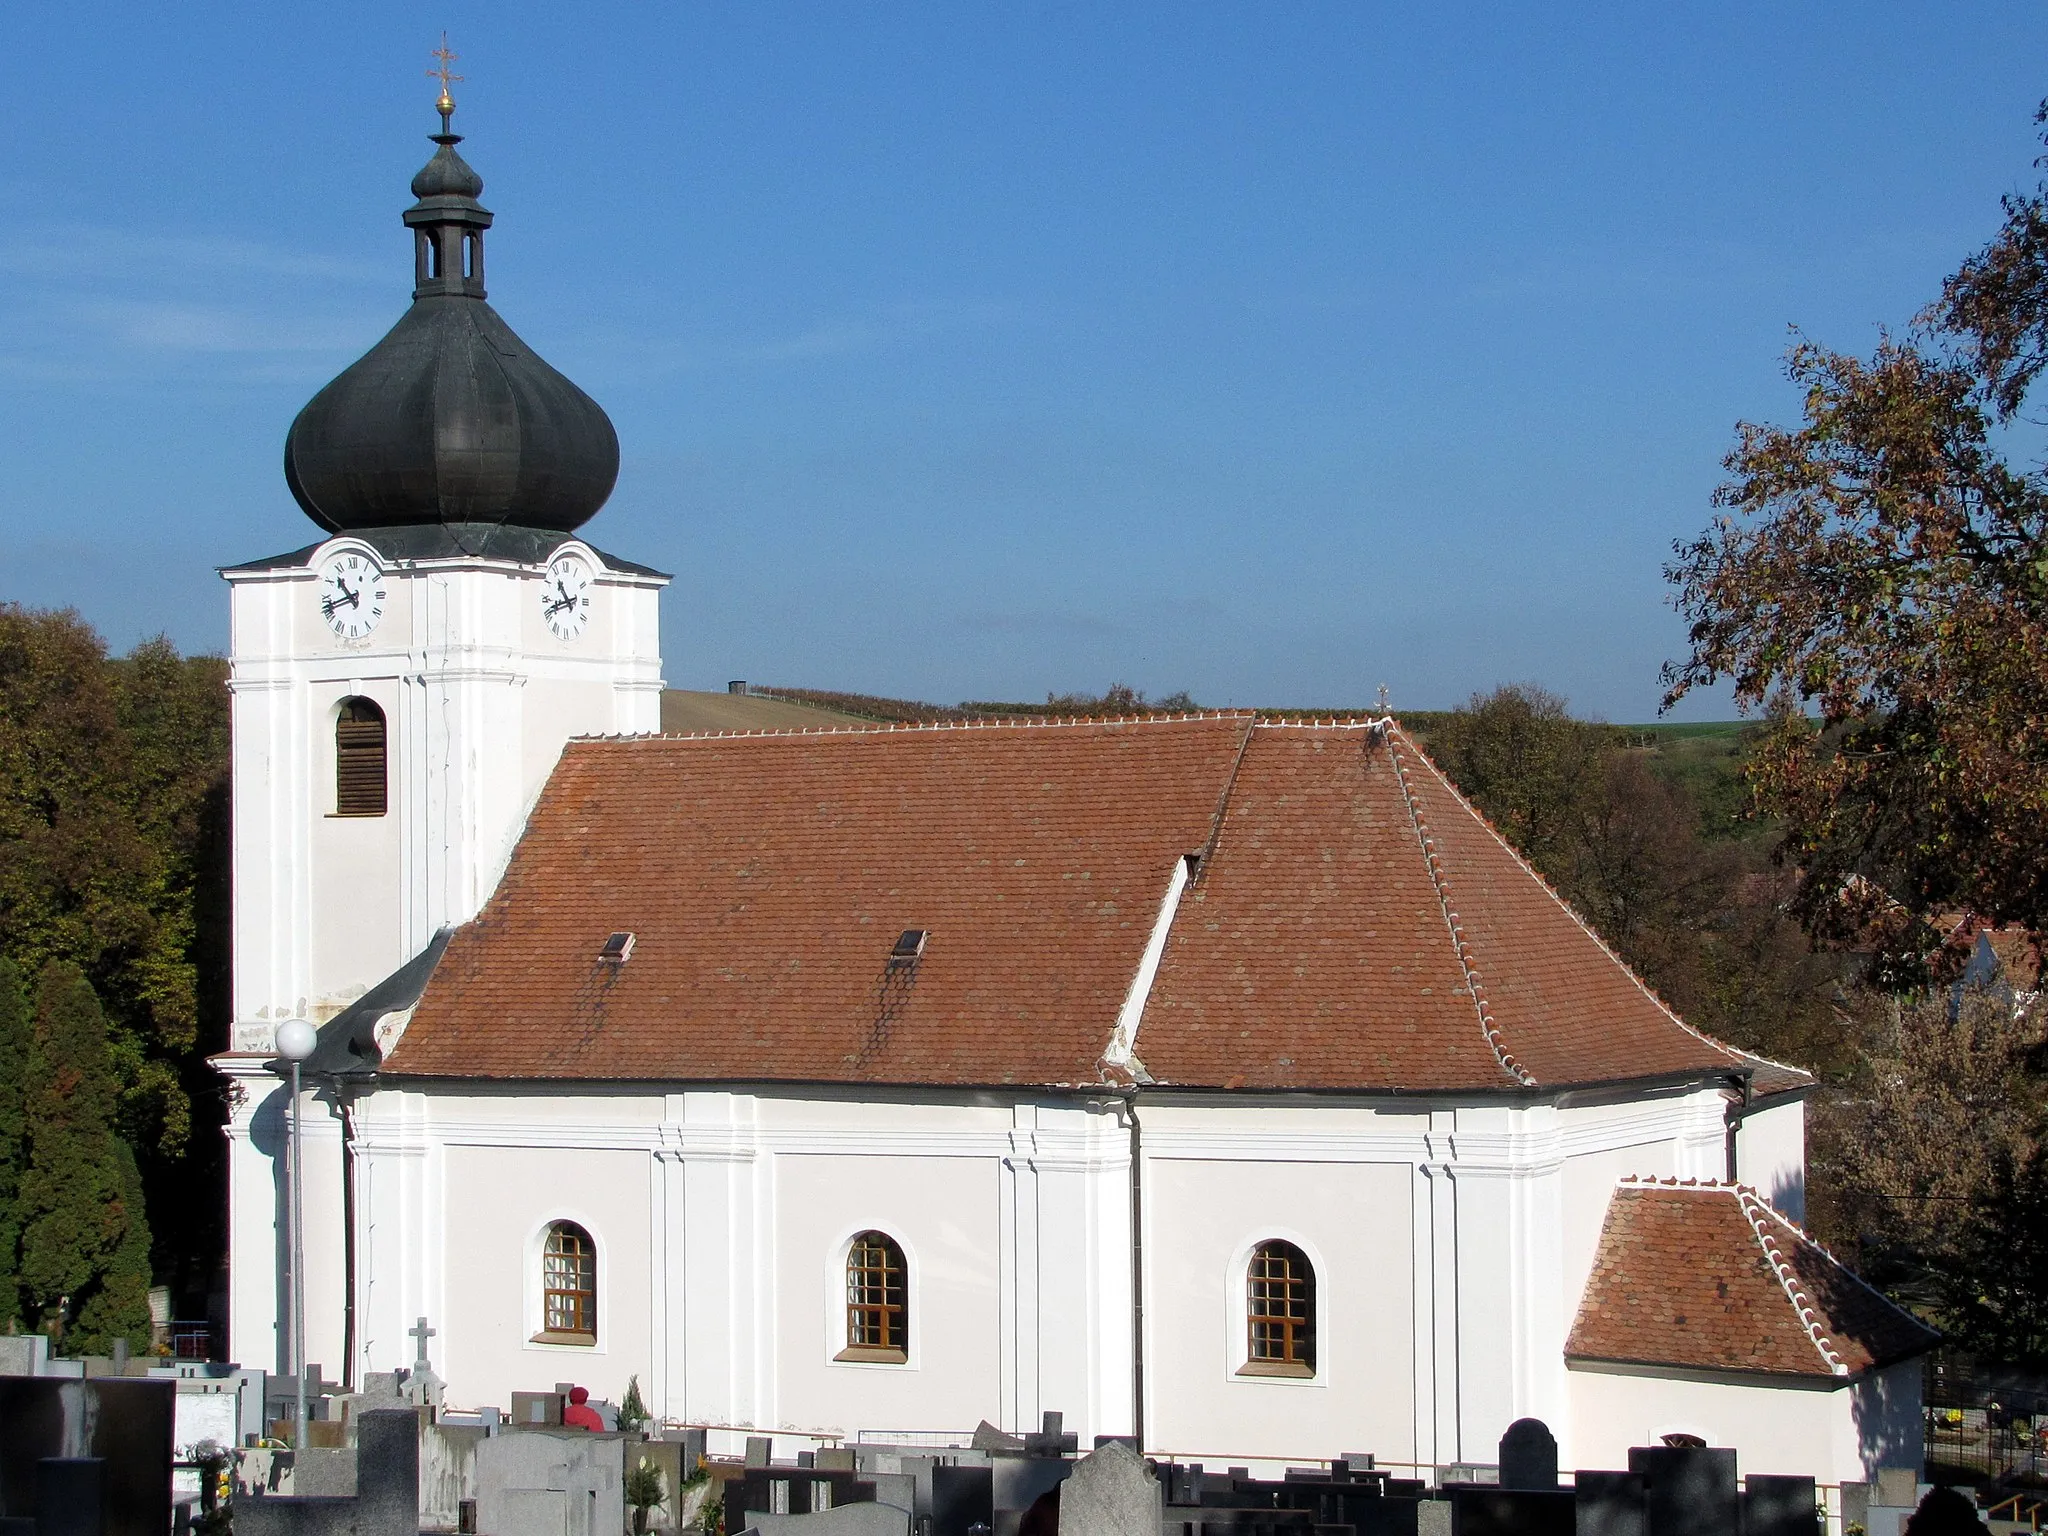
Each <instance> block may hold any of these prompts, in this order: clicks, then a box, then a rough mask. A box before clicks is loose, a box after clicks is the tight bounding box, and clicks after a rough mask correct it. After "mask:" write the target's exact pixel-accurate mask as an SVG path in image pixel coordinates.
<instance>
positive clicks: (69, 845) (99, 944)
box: [0, 604, 228, 1289]
mask: <svg viewBox="0 0 2048 1536" xmlns="http://www.w3.org/2000/svg"><path fill="white" fill-rule="evenodd" d="M225 676H226V664H225V663H224V662H222V661H221V660H220V659H219V658H217V657H180V656H179V655H178V653H177V652H176V651H175V650H174V649H173V648H172V647H171V646H170V645H169V643H168V642H166V641H163V640H155V641H151V642H148V643H146V644H144V645H141V646H138V647H137V648H136V649H135V650H134V651H133V652H132V653H131V654H130V655H128V656H127V657H124V658H119V659H115V658H110V657H108V655H107V653H106V647H105V645H104V643H103V642H102V641H101V640H100V638H99V636H98V635H96V634H95V633H94V632H93V631H92V629H91V628H90V627H89V626H87V625H86V624H85V623H84V622H83V621H82V620H81V619H80V618H79V617H78V615H77V614H75V613H72V612H69V611H63V612H36V611H33V610H29V609H25V608H21V607H19V606H16V605H12V604H0V955H5V956H6V957H8V958H9V959H11V960H13V961H14V962H15V963H16V964H18V965H19V966H20V967H21V970H22V971H23V973H25V974H28V975H36V974H39V973H40V972H41V971H42V969H43V967H44V966H45V965H47V964H48V963H49V962H51V961H63V962H65V963H67V964H70V965H72V966H75V967H77V968H78V970H80V971H81V972H82V973H83V974H84V975H85V977H86V978H87V979H88V980H90V982H91V983H92V986H93V988H94V990H95V991H96V992H97V994H98V995H99V997H100V999H101V1000H102V1002H103V1004H104V1006H105V1011H106V1023H107V1039H106V1054H107V1060H108V1064H109V1067H110V1070H111V1072H112V1075H113V1080H114V1083H115V1089H114V1101H113V1104H112V1107H111V1109H110V1114H111V1116H112V1117H113V1118H112V1121H111V1123H112V1124H114V1125H115V1126H116V1127H117V1128H118V1130H119V1132H120V1134H121V1136H122V1137H123V1138H124V1139H125V1140H126V1141H127V1142H128V1143H129V1145H130V1146H131V1147H133V1148H134V1151H135V1155H136V1161H137V1164H138V1173H139V1175H140V1177H141V1179H142V1181H143V1188H144V1191H145V1199H146V1200H147V1202H148V1204H149V1205H150V1207H151V1208H152V1210H153V1211H154V1212H155V1214H156V1217H157V1219H156V1221H155V1223H154V1225H155V1226H156V1228H157V1229H158V1230H159V1231H163V1232H166V1233H173V1234H176V1235H177V1239H178V1241H177V1242H176V1243H175V1244H170V1243H167V1244H166V1245H165V1246H164V1248H163V1249H162V1250H161V1251H160V1252H158V1253H157V1254H156V1255H155V1267H156V1268H157V1270H158V1271H159V1272H160V1273H162V1274H164V1275H165V1276H166V1277H167V1278H170V1279H172V1280H173V1281H174V1282H179V1281H182V1282H184V1288H186V1289H190V1288H196V1287H197V1286H199V1285H204V1284H207V1283H210V1281H211V1279H212V1271H213V1268H214V1266H215V1264H216V1263H217V1260H218V1250H219V1245H220V1241H221V1237H222V1234H221V1218H220V1214H219V1204H220V1202H219V1195H218V1179H219V1161H220V1156H221V1149H220V1146H219V1143H218V1138H217V1137H215V1136H211V1135H195V1134H194V1126H193V1120H194V1104H195V1103H197V1102H207V1103H208V1104H209V1106H210V1110H209V1113H210V1114H211V1115H217V1114H218V1112H219V1111H218V1108H217V1105H218V1088H217V1085H216V1084H215V1083H214V1082H213V1081H212V1080H211V1075H210V1072H209V1069H208V1068H207V1067H206V1065H205V1057H206V1054H207V1052H208V1051H209V1050H217V1049H219V1048H220V1046H221V1045H222V1044H224V1043H225V1042H224V1039H223V1033H224V1021H225V1017H226V1011H227V1002H226V999H227V927H228V925H227V900H228V884H227V873H228V871H227V858H228V844H227V805H228V801H227V729H228V726H227V694H226V689H225V686H224V684H225ZM4 1049H5V1047H4V1044H0V1051H4ZM4 1112H5V1104H4V1102H0V1119H4ZM4 1141H5V1137H4V1127H0V1146H4ZM6 1220H7V1217H6V1216H5V1215H4V1213H0V1236H4V1228H5V1223H6Z"/></svg>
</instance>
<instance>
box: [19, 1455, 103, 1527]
mask: <svg viewBox="0 0 2048 1536" xmlns="http://www.w3.org/2000/svg"><path fill="white" fill-rule="evenodd" d="M106 1518H107V1464H106V1462H105V1461H104V1460H103V1459H102V1458H100V1457H98V1456H45V1457H44V1458H43V1459H42V1460H41V1461H39V1462H38V1463H36V1536H101V1533H102V1532H103V1531H104V1530H105V1529H106V1523H105V1522H106Z"/></svg>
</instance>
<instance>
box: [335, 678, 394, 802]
mask: <svg viewBox="0 0 2048 1536" xmlns="http://www.w3.org/2000/svg"><path fill="white" fill-rule="evenodd" d="M384 770H385V752H384V711H383V710H381V709H379V708H378V707H377V706H376V705H374V704H372V703H371V702H370V701H369V700H368V699H343V700H342V701H341V713H340V714H339V715H337V716H336V717H335V720H334V814H335V815H337V816H382V815H383V814H384V807H385V798H386V797H385V789H384V777H385V775H384Z"/></svg>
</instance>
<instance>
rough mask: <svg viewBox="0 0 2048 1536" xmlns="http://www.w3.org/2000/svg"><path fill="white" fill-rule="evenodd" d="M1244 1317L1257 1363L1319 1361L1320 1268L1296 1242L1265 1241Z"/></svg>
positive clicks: (1248, 1285) (1307, 1364)
mask: <svg viewBox="0 0 2048 1536" xmlns="http://www.w3.org/2000/svg"><path fill="white" fill-rule="evenodd" d="M1245 1321H1246V1325H1247V1328H1248V1330H1249V1332H1250V1336H1251V1337H1250V1347H1249V1350H1248V1354H1249V1356H1250V1359H1251V1363H1252V1364H1253V1365H1258V1364H1262V1363H1263V1364H1267V1365H1275V1366H1294V1367H1297V1368H1298V1369H1299V1371H1300V1372H1301V1373H1303V1374H1306V1373H1307V1372H1309V1371H1313V1370H1314V1369H1315V1364H1316V1272H1315V1270H1314V1269H1312V1268H1311V1267H1310V1266H1309V1262H1308V1255H1306V1254H1304V1253H1303V1252H1302V1251H1301V1250H1300V1249H1299V1248H1297V1247H1295V1246H1294V1244H1292V1243H1282V1242H1269V1243H1261V1244H1259V1246H1258V1247H1256V1248H1254V1249H1253V1250H1252V1260H1251V1264H1250V1265H1249V1267H1248V1268H1247V1271H1246V1275H1245Z"/></svg>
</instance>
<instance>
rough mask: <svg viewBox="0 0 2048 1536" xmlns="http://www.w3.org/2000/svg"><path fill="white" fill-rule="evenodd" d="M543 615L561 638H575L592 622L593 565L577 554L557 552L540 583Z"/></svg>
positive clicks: (556, 635)
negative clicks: (591, 572)
mask: <svg viewBox="0 0 2048 1536" xmlns="http://www.w3.org/2000/svg"><path fill="white" fill-rule="evenodd" d="M540 616H541V617H542V618H543V619H545V620H547V625H548V628H549V629H550V630H552V631H554V635H555V638H556V639H558V640H574V639H575V638H576V637H577V636H578V635H580V634H582V633H583V626H584V625H585V624H588V623H589V622H590V567H589V566H587V565H585V564H584V563H583V562H582V561H581V560H579V559H577V558H576V557H575V556H574V555H557V556H556V557H555V558H554V559H553V560H552V561H550V562H549V563H548V573H547V576H546V578H545V579H544V580H543V581H542V582H541V584H540Z"/></svg>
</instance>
